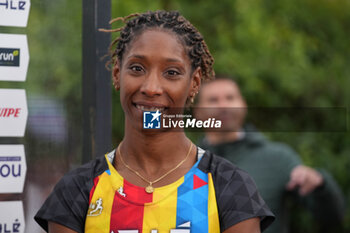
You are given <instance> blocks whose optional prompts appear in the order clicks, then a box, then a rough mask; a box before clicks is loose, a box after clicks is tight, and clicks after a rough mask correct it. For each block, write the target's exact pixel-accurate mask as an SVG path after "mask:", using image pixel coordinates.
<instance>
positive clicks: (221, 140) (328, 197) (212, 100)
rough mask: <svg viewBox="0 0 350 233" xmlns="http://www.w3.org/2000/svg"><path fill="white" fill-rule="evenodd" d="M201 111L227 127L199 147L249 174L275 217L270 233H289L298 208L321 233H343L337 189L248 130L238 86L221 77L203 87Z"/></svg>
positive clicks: (281, 147) (283, 149) (283, 147)
mask: <svg viewBox="0 0 350 233" xmlns="http://www.w3.org/2000/svg"><path fill="white" fill-rule="evenodd" d="M196 107H197V108H196V109H195V114H196V117H197V118H200V119H208V118H209V117H212V118H213V117H214V118H215V119H219V120H221V121H222V126H223V127H224V128H222V129H220V131H213V130H211V131H206V132H205V137H204V138H203V140H202V141H201V143H200V146H201V147H202V148H205V149H208V150H210V151H212V152H213V153H215V154H217V155H219V156H222V157H224V158H226V159H228V160H230V161H231V162H233V163H234V164H236V165H237V166H238V167H240V168H242V169H243V170H245V171H247V172H248V173H249V174H250V175H251V176H252V177H253V179H254V180H255V182H256V184H257V186H258V189H259V192H260V193H261V195H262V197H263V198H264V200H265V201H266V202H267V204H268V206H269V207H270V208H271V210H272V211H273V213H274V214H275V215H276V220H275V222H274V223H273V224H272V225H271V227H270V228H269V229H267V231H266V232H267V233H286V232H289V229H288V228H289V220H290V219H289V218H290V215H289V210H290V208H289V207H290V206H289V205H290V204H292V205H295V204H296V203H299V204H300V203H301V204H302V205H303V206H305V207H306V208H307V209H309V210H310V211H311V212H312V214H313V216H314V219H315V220H316V221H317V223H318V224H319V225H318V227H319V229H322V232H339V231H341V229H342V227H341V225H342V221H343V217H344V212H345V211H344V209H345V208H344V197H343V194H342V192H341V191H340V189H339V187H338V185H337V183H336V182H335V181H334V179H333V178H332V176H331V175H330V174H329V173H327V172H326V171H325V170H322V169H317V170H316V169H313V168H311V167H308V166H305V165H303V164H302V161H301V159H300V157H299V155H298V154H296V152H294V151H293V150H292V149H291V148H290V147H289V146H287V145H285V144H283V143H277V142H272V141H269V140H268V139H267V138H265V137H264V136H263V135H262V134H261V133H259V132H257V131H256V130H254V128H253V126H246V125H245V117H246V114H247V104H246V102H245V100H244V98H243V97H242V95H241V92H240V89H239V86H238V85H237V83H236V82H235V81H233V80H232V79H231V78H229V77H226V76H221V77H218V78H217V79H216V80H212V81H209V82H207V83H203V84H202V87H201V91H200V94H199V97H198V102H197V104H196ZM248 131H249V132H248ZM252 131H255V132H252Z"/></svg>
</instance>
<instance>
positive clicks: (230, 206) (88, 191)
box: [35, 148, 273, 233]
mask: <svg viewBox="0 0 350 233" xmlns="http://www.w3.org/2000/svg"><path fill="white" fill-rule="evenodd" d="M203 153H204V151H203V150H201V149H200V148H198V161H197V162H196V164H195V165H194V166H193V167H192V168H191V169H190V171H188V172H187V173H186V174H185V175H184V176H183V177H181V178H180V179H179V180H177V181H175V182H174V183H172V184H169V185H166V186H163V187H159V188H155V191H154V192H153V193H151V194H149V193H146V192H145V189H144V188H143V187H138V186H135V185H133V184H131V183H129V182H128V181H127V180H125V179H123V177H122V176H121V175H120V174H119V173H118V172H117V171H116V170H115V168H114V167H113V165H112V161H113V159H114V155H115V152H114V151H113V152H111V153H109V154H107V155H105V157H104V158H102V159H101V158H98V159H96V160H95V162H93V163H90V165H88V166H86V165H85V167H84V166H83V167H82V168H80V172H71V173H69V174H68V175H66V176H65V177H64V178H63V179H62V181H61V182H59V183H58V184H57V186H56V187H55V190H54V191H53V193H52V194H51V195H50V196H49V198H48V199H47V201H46V202H45V203H44V205H43V207H42V208H41V209H40V210H39V212H38V213H37V215H36V217H35V219H36V220H37V221H38V223H39V224H40V225H41V226H42V227H43V228H44V229H47V221H54V222H57V223H60V224H62V225H65V226H67V227H69V228H71V229H73V230H75V231H77V232H86V233H99V232H100V233H112V232H113V233H219V232H222V231H224V230H225V229H227V228H229V227H230V226H232V225H234V224H236V223H238V222H240V221H242V220H245V219H248V218H253V217H260V218H261V226H262V228H265V227H266V226H267V225H269V224H270V223H271V221H272V219H273V217H272V216H273V215H272V213H271V212H270V210H269V209H268V207H267V206H266V204H265V203H264V201H263V200H262V199H261V197H260V195H259V194H258V192H257V190H256V187H255V184H254V182H253V181H252V180H251V178H250V177H249V176H248V175H247V173H245V172H243V171H242V170H240V169H238V168H237V167H235V166H234V165H232V164H230V163H229V162H227V161H226V160H223V159H221V158H219V157H216V156H214V155H212V154H210V153H208V152H207V153H204V155H203ZM202 155H203V156H202ZM81 169H82V170H81ZM78 170H79V169H78ZM88 174H90V175H91V177H90V179H87V178H86V175H88ZM67 177H68V178H67ZM72 185H74V187H73V186H72ZM74 189H75V190H79V191H73V190H74ZM74 193H75V195H76V196H74ZM67 197H68V198H67ZM59 198H62V199H63V200H59ZM72 198H73V199H75V200H76V201H77V202H78V203H82V202H81V201H80V199H86V200H85V203H84V204H83V205H81V206H80V209H79V208H78V206H77V203H75V201H74V200H72ZM78 200H79V201H78ZM58 206H59V207H58ZM55 212H56V213H55ZM59 212H61V213H59ZM63 216H66V217H63Z"/></svg>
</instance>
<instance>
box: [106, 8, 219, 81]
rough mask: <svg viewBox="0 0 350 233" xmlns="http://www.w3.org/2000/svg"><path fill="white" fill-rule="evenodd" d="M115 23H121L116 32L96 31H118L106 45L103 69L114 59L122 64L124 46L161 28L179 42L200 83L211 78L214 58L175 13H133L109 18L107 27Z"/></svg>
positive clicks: (199, 38) (191, 28) (191, 26)
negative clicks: (198, 70) (199, 73)
mask: <svg viewBox="0 0 350 233" xmlns="http://www.w3.org/2000/svg"><path fill="white" fill-rule="evenodd" d="M118 21H122V22H123V23H125V25H124V26H122V27H120V28H117V29H110V30H107V29H100V31H104V32H120V35H119V37H117V38H116V39H115V40H113V41H112V43H111V44H110V47H109V50H110V56H111V60H110V61H109V62H108V63H107V64H106V65H107V66H109V65H110V64H115V62H116V59H117V58H118V60H119V61H122V59H123V55H124V53H125V50H126V48H127V45H128V44H129V43H130V42H131V41H132V40H133V39H135V38H136V37H137V36H138V35H139V34H140V33H142V32H143V31H144V30H146V29H150V28H163V29H165V30H169V31H172V32H174V33H175V34H176V35H177V36H178V38H179V39H180V40H181V41H182V43H183V44H184V47H185V50H186V52H187V54H188V56H189V58H190V60H191V65H192V69H195V68H197V67H200V68H201V71H202V75H203V80H204V81H206V80H210V79H213V78H214V75H215V73H214V70H213V64H214V59H213V57H212V56H211V54H210V52H209V49H208V46H207V45H206V43H205V41H204V39H203V36H202V35H201V34H200V33H199V31H198V30H197V29H196V28H195V27H194V26H193V25H192V24H191V23H190V22H189V21H188V20H187V19H185V18H184V17H183V16H181V15H180V13H179V12H177V11H171V12H167V11H155V12H152V11H149V12H146V13H142V14H139V13H134V14H130V15H128V16H126V17H118V18H116V19H113V20H111V21H110V24H112V23H114V22H118ZM115 45H116V46H115Z"/></svg>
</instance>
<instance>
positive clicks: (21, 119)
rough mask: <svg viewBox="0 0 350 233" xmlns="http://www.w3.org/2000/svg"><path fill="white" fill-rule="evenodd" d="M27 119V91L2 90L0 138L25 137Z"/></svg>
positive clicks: (0, 94) (0, 90) (0, 93)
mask: <svg viewBox="0 0 350 233" xmlns="http://www.w3.org/2000/svg"><path fill="white" fill-rule="evenodd" d="M27 117H28V110H27V99H26V92H25V90H22V89H0V137H23V136H24V133H25V128H26V123H27Z"/></svg>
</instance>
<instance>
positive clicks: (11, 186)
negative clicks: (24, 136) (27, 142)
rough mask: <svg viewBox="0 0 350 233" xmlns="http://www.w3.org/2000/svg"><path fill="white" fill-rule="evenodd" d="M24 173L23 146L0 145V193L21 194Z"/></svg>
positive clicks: (25, 166)
mask: <svg viewBox="0 0 350 233" xmlns="http://www.w3.org/2000/svg"><path fill="white" fill-rule="evenodd" d="M26 172H27V163H26V156H25V154H24V146H23V145H0V193H22V192H23V187H24V182H25V178H26ZM0 210H1V209H0ZM0 212H1V211H0ZM0 232H1V231H0Z"/></svg>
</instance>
